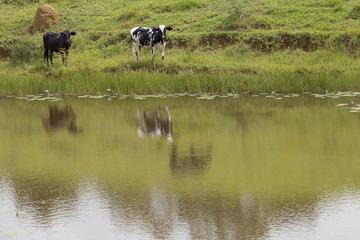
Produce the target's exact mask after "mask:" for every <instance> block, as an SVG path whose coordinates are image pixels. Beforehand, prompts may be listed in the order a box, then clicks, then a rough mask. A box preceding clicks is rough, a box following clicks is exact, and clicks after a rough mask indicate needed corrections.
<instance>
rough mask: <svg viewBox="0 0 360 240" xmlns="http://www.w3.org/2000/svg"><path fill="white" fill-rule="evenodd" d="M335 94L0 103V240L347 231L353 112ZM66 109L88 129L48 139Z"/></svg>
mask: <svg viewBox="0 0 360 240" xmlns="http://www.w3.org/2000/svg"><path fill="white" fill-rule="evenodd" d="M286 101H287V102H286ZM335 101H337V100H326V102H325V101H323V102H321V103H320V104H319V103H318V102H316V103H315V104H311V101H310V100H309V99H308V98H298V99H288V100H285V99H284V100H282V101H274V100H268V99H265V98H259V99H253V98H250V99H249V98H247V99H246V98H241V99H228V100H226V99H217V100H212V102H210V101H206V102H205V101H197V100H194V99H192V100H191V99H190V100H189V99H171V100H169V99H167V100H162V99H158V100H153V101H149V102H147V101H145V102H144V101H143V102H140V101H128V102H126V101H118V102H115V101H112V102H111V103H109V102H108V101H104V102H101V101H85V100H84V101H83V100H81V101H79V100H71V101H70V100H69V101H68V102H71V103H72V105H71V106H72V107H71V106H70V105H67V106H65V105H64V106H63V107H60V106H48V105H47V104H45V105H44V102H39V103H35V104H34V103H29V102H21V103H19V102H15V101H13V102H11V101H10V100H7V102H5V103H4V100H3V99H0V116H1V117H0V128H1V132H2V134H1V135H0V239H10V238H14V237H10V236H8V235H6V234H7V233H17V235H16V237H15V238H16V239H20V240H22V239H26V240H38V239H52V240H63V239H68V240H72V239H76V240H78V239H86V240H92V239H109V240H112V239H359V236H360V230H359V229H358V225H359V222H360V217H359V216H360V201H359V199H360V191H359V189H360V187H359V182H360V177H359V172H360V165H359V160H358V159H359V157H358V156H359V155H360V148H359V147H358V141H357V139H358V136H359V134H360V125H359V124H358V123H359V115H357V114H351V113H349V112H347V111H344V109H340V108H338V107H335V105H336V104H337V103H339V102H335ZM14 102H15V103H16V104H14ZM304 102H305V103H304ZM165 103H166V104H167V106H169V109H170V110H171V118H170V114H169V109H168V108H166V107H156V106H165ZM290 103H291V104H290ZM292 104H293V105H292ZM79 106H81V107H79ZM288 106H293V107H288ZM309 106H310V107H309ZM73 108H74V109H76V110H77V109H82V110H83V112H81V114H80V113H78V112H77V113H78V115H79V116H78V117H80V116H82V117H84V116H85V117H86V121H85V122H84V123H82V125H83V124H87V125H86V129H88V131H86V133H84V134H82V135H81V136H80V137H78V138H72V137H65V138H59V139H57V141H49V138H48V137H46V135H45V136H44V133H43V132H44V130H43V128H45V130H46V132H48V133H49V134H53V133H57V132H64V131H69V132H70V133H76V132H77V130H76V129H77V128H76V116H75V113H74V111H73ZM44 109H45V110H48V111H49V116H47V117H46V118H45V117H44V118H43V119H42V122H43V125H42V124H41V123H40V121H39V115H40V114H41V113H42V112H44ZM138 109H146V110H139V111H138ZM149 109H150V110H149ZM136 113H138V115H137V117H136ZM24 116H27V117H26V118H24ZM119 116H121V117H119ZM171 119H173V120H174V122H175V120H176V129H175V132H176V136H177V137H176V138H174V137H173V129H172V120H171ZM136 120H137V127H138V133H136V132H135V131H134V123H135V121H136ZM79 121H81V119H80V118H78V122H79ZM239 125H241V126H239ZM174 127H175V123H174ZM329 129H331V131H329ZM39 132H41V134H39ZM139 135H140V136H156V138H148V139H147V140H146V141H144V139H142V138H140V137H139ZM158 138H162V139H160V140H159V139H158ZM169 138H170V139H171V142H166V140H165V139H169ZM19 146H21V147H19ZM16 211H19V213H21V214H19V217H16V215H15V214H14V213H15V212H16ZM21 233H30V234H28V235H21ZM15 238H14V239H15Z"/></svg>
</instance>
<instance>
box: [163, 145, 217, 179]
mask: <svg viewBox="0 0 360 240" xmlns="http://www.w3.org/2000/svg"><path fill="white" fill-rule="evenodd" d="M212 150H213V147H212V145H208V146H206V147H205V148H195V146H194V144H190V146H189V150H188V151H184V152H179V151H178V147H177V145H176V143H173V144H172V146H171V152H170V169H171V173H172V174H186V173H191V172H193V173H199V172H202V171H204V170H205V169H206V167H207V166H208V165H209V163H210V162H211V161H212Z"/></svg>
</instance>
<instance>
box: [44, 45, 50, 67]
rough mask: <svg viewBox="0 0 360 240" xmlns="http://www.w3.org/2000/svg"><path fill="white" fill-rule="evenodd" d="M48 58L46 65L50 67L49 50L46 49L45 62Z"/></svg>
mask: <svg viewBox="0 0 360 240" xmlns="http://www.w3.org/2000/svg"><path fill="white" fill-rule="evenodd" d="M45 58H46V63H47V65H48V66H49V49H48V48H45V52H44V60H45Z"/></svg>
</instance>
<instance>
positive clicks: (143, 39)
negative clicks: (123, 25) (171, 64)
mask: <svg viewBox="0 0 360 240" xmlns="http://www.w3.org/2000/svg"><path fill="white" fill-rule="evenodd" d="M166 30H168V31H171V30H172V27H165V25H160V26H158V27H154V28H145V27H135V28H133V29H131V31H130V35H131V39H132V50H133V52H135V51H136V57H137V61H138V62H140V61H141V60H140V50H141V48H142V47H147V48H151V51H152V62H153V64H155V47H157V48H159V49H160V50H161V58H162V60H164V55H165V45H166Z"/></svg>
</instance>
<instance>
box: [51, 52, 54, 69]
mask: <svg viewBox="0 0 360 240" xmlns="http://www.w3.org/2000/svg"><path fill="white" fill-rule="evenodd" d="M53 53H54V51H53V50H52V49H50V62H51V65H53V60H52V57H53Z"/></svg>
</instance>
